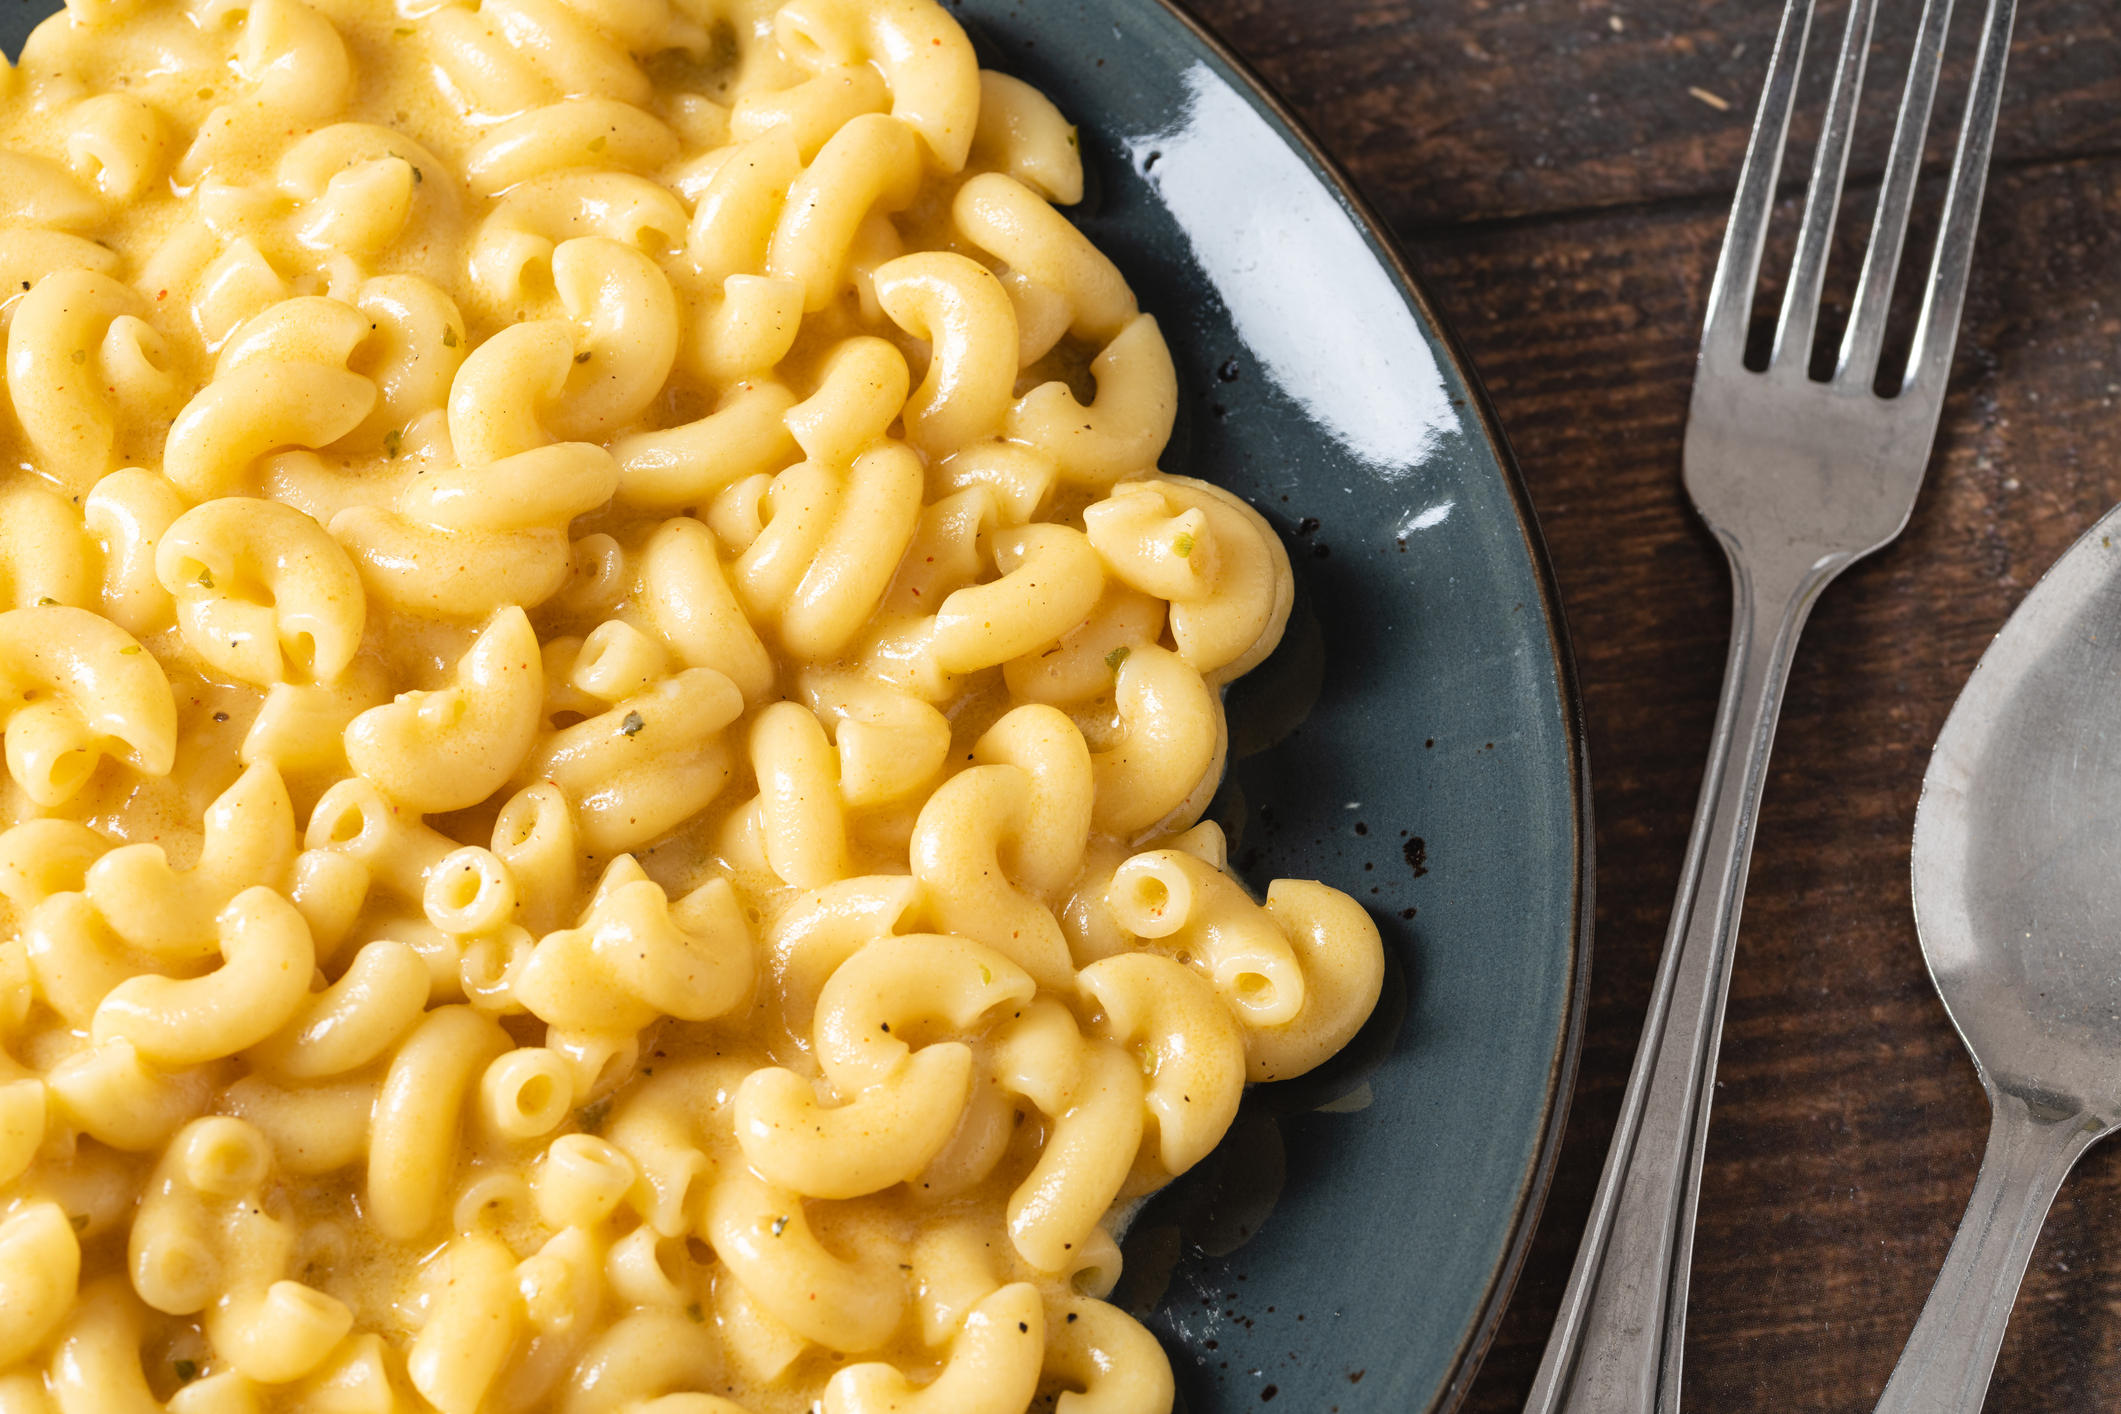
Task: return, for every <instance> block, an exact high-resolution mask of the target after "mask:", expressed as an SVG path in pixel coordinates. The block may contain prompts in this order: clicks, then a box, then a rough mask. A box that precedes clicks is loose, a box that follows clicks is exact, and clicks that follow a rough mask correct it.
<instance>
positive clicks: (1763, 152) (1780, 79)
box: [1701, 0, 1814, 369]
mask: <svg viewBox="0 0 2121 1414" xmlns="http://www.w3.org/2000/svg"><path fill="white" fill-rule="evenodd" d="M1813 3H1814V0H1786V3H1785V4H1784V6H1783V10H1782V25H1781V28H1780V29H1778V30H1777V31H1776V33H1775V52H1774V54H1773V55H1772V56H1770V58H1769V59H1768V73H1767V82H1766V84H1765V85H1763V86H1762V88H1761V90H1760V108H1759V111H1758V112H1757V113H1755V114H1754V117H1753V135H1752V137H1751V139H1750V140H1749V141H1748V142H1747V144H1746V150H1745V168H1744V170H1742V171H1741V172H1740V173H1739V174H1738V195H1737V197H1736V198H1735V199H1734V200H1733V201H1732V203H1731V220H1730V225H1729V226H1728V227H1727V228H1726V229H1725V230H1724V234H1723V254H1722V255H1720V256H1719V257H1718V258H1717V260H1716V278H1715V281H1714V283H1713V284H1711V285H1710V287H1709V317H1708V324H1707V327H1705V328H1704V329H1703V330H1702V333H1701V361H1702V363H1703V364H1704V365H1708V364H1711V363H1718V362H1720V363H1725V364H1727V365H1728V366H1729V367H1731V368H1733V369H1736V368H1738V367H1739V366H1740V365H1741V363H1742V362H1743V360H1744V358H1745V334H1746V328H1747V326H1748V325H1749V324H1751V323H1752V318H1753V289H1754V286H1755V285H1756V284H1757V283H1758V282H1759V279H1760V253H1761V251H1762V250H1763V249H1764V248H1765V247H1766V244H1767V227H1768V215H1769V213H1770V211H1771V210H1772V209H1773V206H1774V200H1775V179H1776V177H1777V176H1778V175H1779V174H1780V172H1781V170H1782V148H1783V144H1784V141H1785V140H1786V139H1787V138H1788V136H1789V131H1790V109H1791V107H1792V105H1793V101H1794V100H1795V98H1796V96H1797V71H1798V69H1799V68H1800V67H1802V65H1803V63H1804V42H1805V36H1806V35H1807V34H1808V33H1809V32H1810V31H1811V27H1812V6H1813Z"/></svg>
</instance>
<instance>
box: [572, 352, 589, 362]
mask: <svg viewBox="0 0 2121 1414" xmlns="http://www.w3.org/2000/svg"><path fill="white" fill-rule="evenodd" d="M574 361H575V362H576V363H587V362H589V350H587V349H583V350H582V351H581V352H580V353H578V354H576V355H575V356H574Z"/></svg>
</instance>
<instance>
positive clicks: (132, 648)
mask: <svg viewBox="0 0 2121 1414" xmlns="http://www.w3.org/2000/svg"><path fill="white" fill-rule="evenodd" d="M118 651H119V652H120V653H123V654H124V655H125V656H126V657H128V658H130V657H132V656H133V655H134V654H136V653H138V652H139V651H140V645H139V644H137V643H128V644H126V645H125V646H124V647H123V648H120V649H119V650H118Z"/></svg>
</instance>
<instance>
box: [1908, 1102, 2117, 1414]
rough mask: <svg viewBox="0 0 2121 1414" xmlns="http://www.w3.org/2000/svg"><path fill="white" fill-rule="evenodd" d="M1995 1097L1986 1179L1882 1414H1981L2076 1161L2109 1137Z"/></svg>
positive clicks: (2090, 1123)
mask: <svg viewBox="0 0 2121 1414" xmlns="http://www.w3.org/2000/svg"><path fill="white" fill-rule="evenodd" d="M1988 1097H1989V1106H1990V1112H1989V1129H1988V1152H1987V1153H1986V1154H1984V1155H1982V1158H1981V1177H1980V1178H1978V1179H1976V1180H1975V1182H1974V1196H1973V1199H1972V1200H1971V1201H1970V1202H1968V1203H1967V1205H1966V1216H1965V1217H1964V1218H1962V1219H1960V1221H1959V1233H1958V1236H1956V1237H1954V1238H1953V1239H1952V1250H1951V1251H1950V1252H1949V1253H1948V1254H1946V1256H1945V1258H1944V1269H1943V1270H1942V1271H1940V1272H1938V1273H1937V1285H1936V1286H1935V1287H1933V1288H1932V1289H1931V1291H1930V1299H1929V1300H1928V1301H1927V1302H1926V1303H1924V1305H1923V1307H1922V1318H1921V1319H1920V1320H1919V1321H1917V1322H1915V1333H1914V1334H1913V1335H1911V1336H1909V1337H1908V1341H1907V1348H1906V1349H1905V1350H1903V1351H1901V1352H1900V1363H1899V1364H1898V1365H1896V1366H1894V1367H1893V1378H1892V1379H1891V1380H1890V1381H1888V1382H1887V1384H1886V1386H1885V1394H1884V1396H1883V1397H1882V1398H1880V1399H1879V1401H1878V1408H1877V1414H1980V1410H1981V1405H1982V1401H1983V1399H1984V1398H1985V1397H1986V1396H1987V1394H1988V1380H1989V1375H1990V1374H1991V1373H1992V1372H1993V1371H1994V1370H1995V1368H1996V1352H1997V1350H1999V1349H2000V1348H2001V1347H2002V1345H2003V1328H2004V1326H2005V1325H2006V1324H2008V1323H2009V1321H2010V1318H2011V1306H2012V1304H2013V1303H2015V1302H2016V1301H2017V1299H2018V1284H2019V1283H2020V1282H2022V1281H2024V1280H2025V1265H2026V1263H2027V1262H2029V1261H2031V1260H2032V1255H2033V1245H2034V1244H2035V1243H2036V1242H2038V1241H2039V1240H2040V1225H2041V1224H2042V1223H2043V1222H2045V1221H2046V1220H2047V1210H2048V1208H2049V1207H2050V1206H2051V1205H2052V1204H2053V1203H2054V1201H2055V1194H2056V1193H2057V1192H2058V1191H2060V1189H2061V1187H2062V1180H2063V1178H2064V1177H2065V1176H2066V1175H2067V1174H2068V1173H2069V1171H2070V1167H2071V1165H2073V1164H2075V1163H2076V1162H2077V1156H2078V1155H2079V1154H2082V1153H2083V1152H2084V1151H2085V1150H2086V1149H2087V1148H2089V1147H2091V1144H2092V1142H2093V1141H2094V1140H2096V1139H2097V1138H2098V1137H2099V1136H2100V1135H2101V1134H2104V1133H2105V1132H2106V1128H2105V1126H2104V1125H2102V1124H2100V1123H2099V1122H2098V1121H2097V1120H2093V1119H2090V1118H2088V1117H2086V1116H2084V1115H2072V1116H2070V1117H2069V1118H2067V1119H2061V1120H2049V1119H2041V1118H2039V1117H2038V1116H2036V1115H2034V1114H2033V1112H2032V1111H2031V1109H2030V1108H2028V1106H2027V1105H2026V1102H2025V1101H2024V1100H2022V1099H2020V1098H2019V1097H2018V1096H2016V1095H2010V1094H2005V1093H2003V1092H2001V1091H1999V1090H1997V1089H1996V1088H1995V1086H1994V1085H1991V1086H1990V1087H1989V1092H1988Z"/></svg>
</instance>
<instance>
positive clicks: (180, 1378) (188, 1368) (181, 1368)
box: [176, 1360, 199, 1385]
mask: <svg viewBox="0 0 2121 1414" xmlns="http://www.w3.org/2000/svg"><path fill="white" fill-rule="evenodd" d="M176 1370H177V1383H178V1384H180V1385H188V1384H190V1383H191V1382H192V1381H193V1380H196V1379H197V1378H199V1362H198V1361H196V1360H179V1361H177V1362H176Z"/></svg>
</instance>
